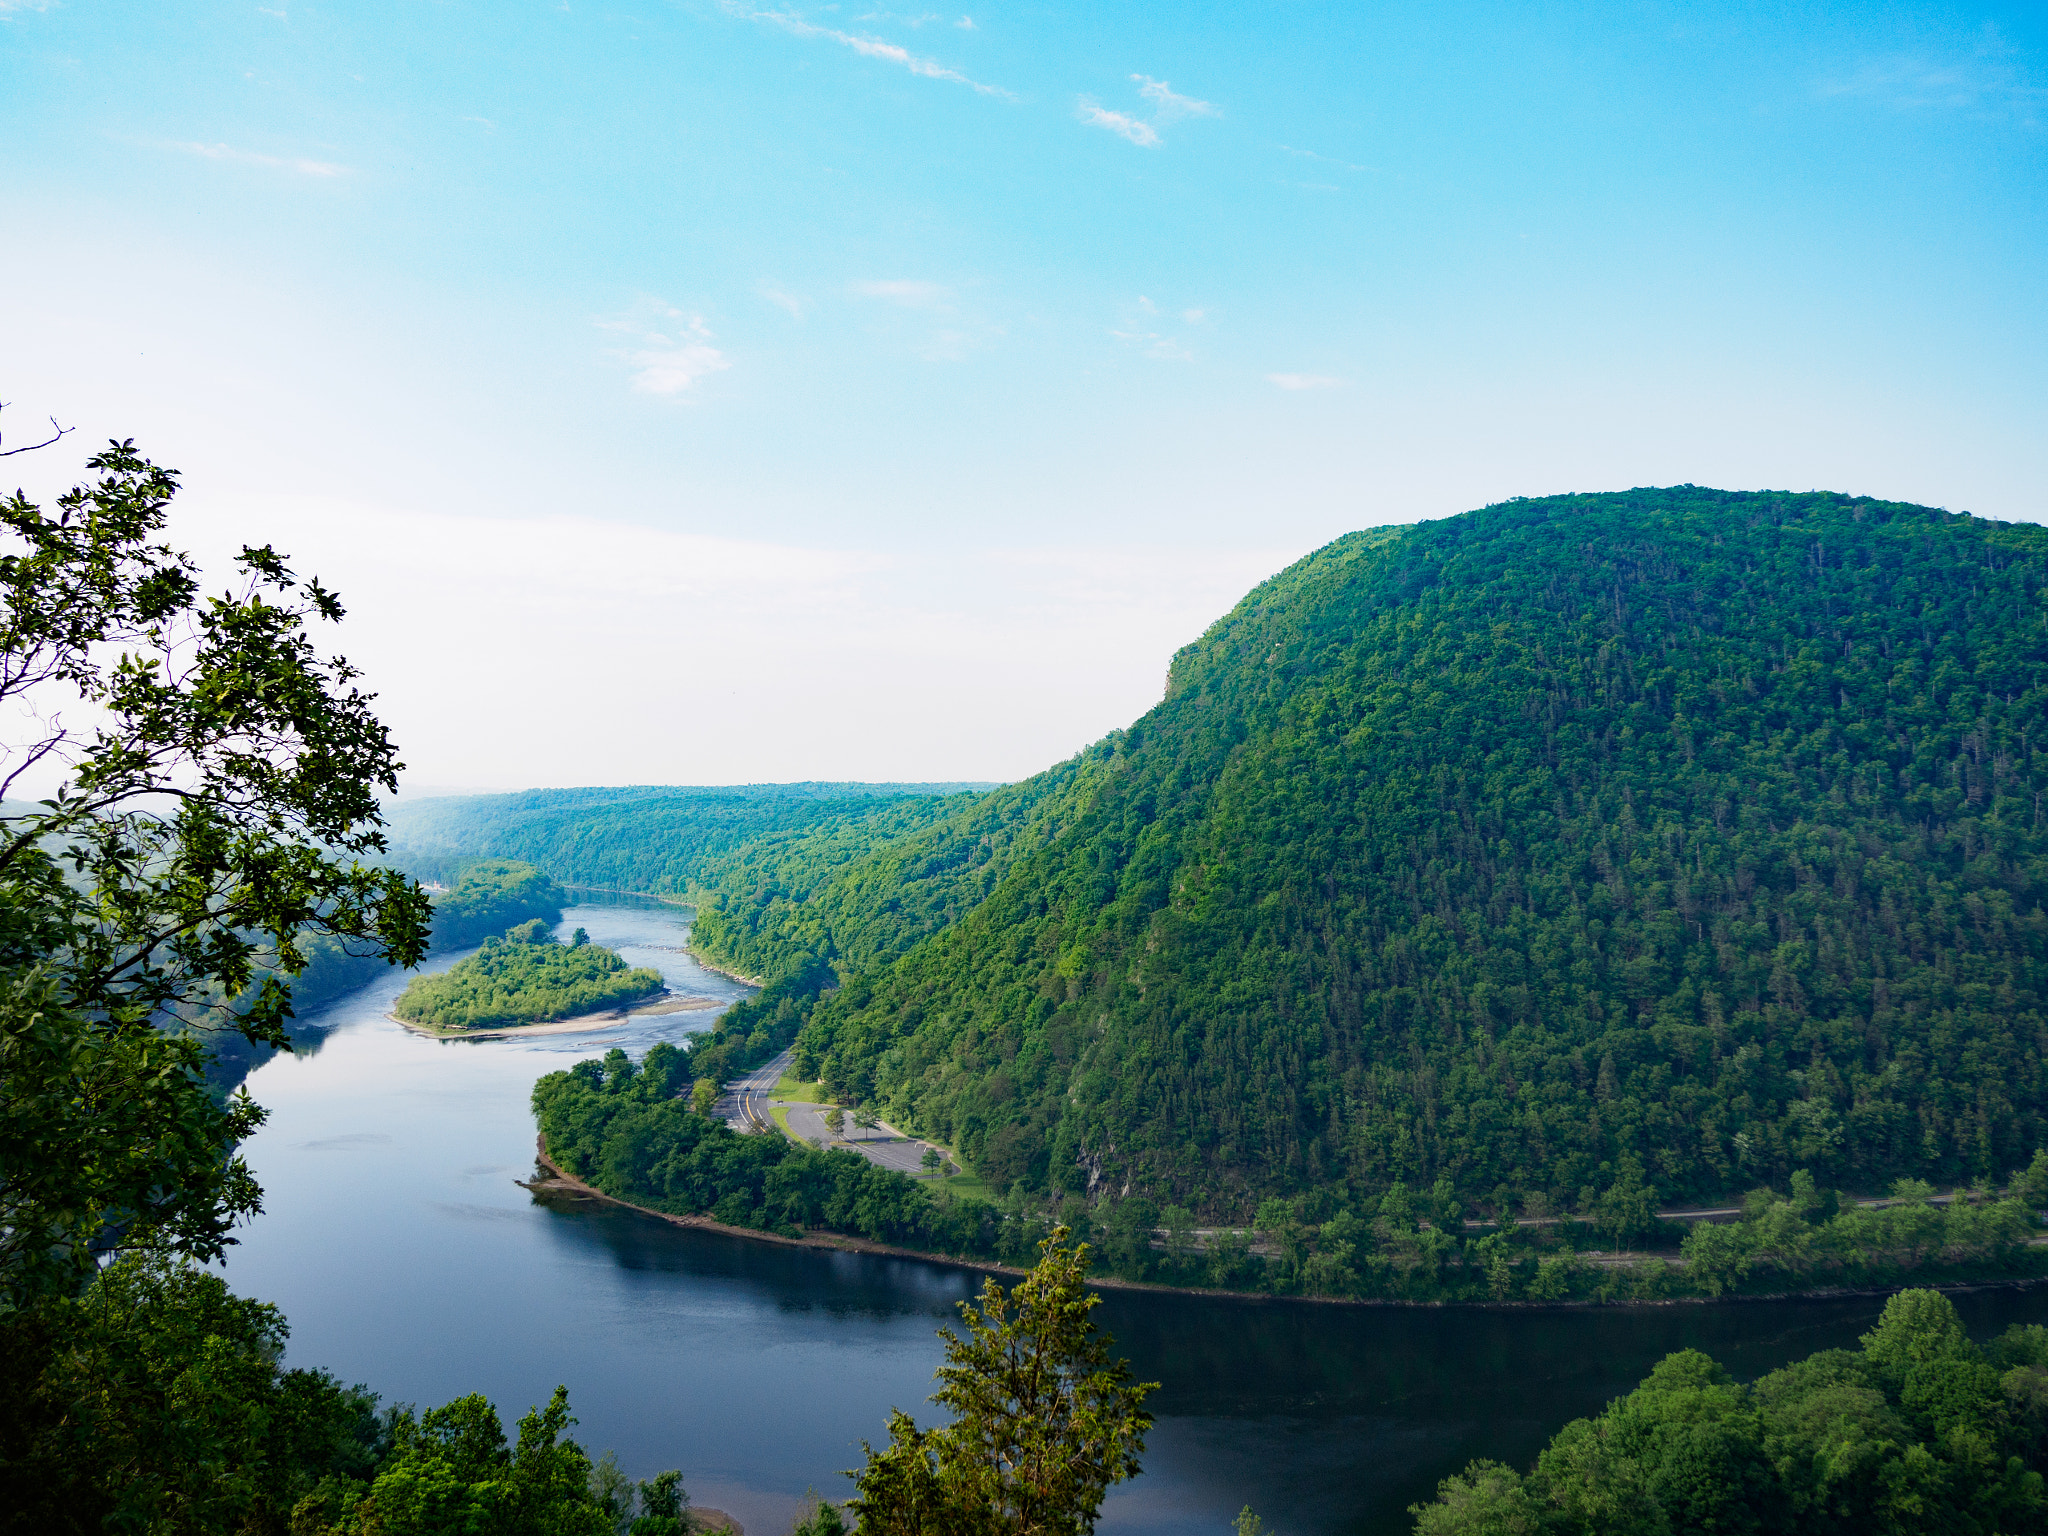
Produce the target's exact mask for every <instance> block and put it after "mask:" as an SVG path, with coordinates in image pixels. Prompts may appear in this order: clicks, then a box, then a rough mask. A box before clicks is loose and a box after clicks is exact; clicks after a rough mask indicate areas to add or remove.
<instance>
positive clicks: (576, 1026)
mask: <svg viewBox="0 0 2048 1536" xmlns="http://www.w3.org/2000/svg"><path fill="white" fill-rule="evenodd" d="M724 1006H725V1005H724V1004H723V1003H722V1002H720V1001H719V1000H718V999H717V998H715V997H688V996H684V997H675V996H669V997H664V998H662V999H661V1000H660V1001H658V1002H655V1003H651V1004H649V1005H648V1006H646V1007H644V1008H640V1007H635V1008H601V1009H598V1010H596V1011H595V1012H592V1013H578V1014H572V1015H570V1016H569V1017H568V1018H566V1019H550V1020H548V1021H547V1022H546V1023H541V1024H508V1025H505V1026H503V1027H502V1028H498V1029H441V1028H439V1027H437V1026H435V1025H432V1024H417V1023H414V1022H413V1021H412V1020H411V1019H401V1018H400V1017H399V1016H398V1015H397V1014H396V1013H387V1014H385V1015H384V1017H385V1018H387V1019H389V1020H390V1021H391V1022H392V1023H394V1024H396V1025H399V1026H400V1027H401V1028H404V1029H409V1030H411V1031H412V1032H413V1033H414V1034H416V1035H425V1036H427V1037H428V1038H429V1039H432V1040H513V1039H525V1038H526V1037H528V1036H530V1035H582V1034H589V1033H590V1032H592V1031H593V1030H599V1029H610V1028H612V1027H613V1026H614V1025H617V1024H622V1023H624V1022H625V1021H626V1020H627V1019H651V1018H655V1017H658V1016H659V1015H662V1014H667V1013H695V1012H697V1011H699V1010H701V1009H706V1008H722V1007H724Z"/></svg>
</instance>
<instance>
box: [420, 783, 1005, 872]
mask: <svg viewBox="0 0 2048 1536" xmlns="http://www.w3.org/2000/svg"><path fill="white" fill-rule="evenodd" d="M986 788H988V786H987V785H976V784H747V785H733V786H728V787H725V788H693V787H688V786H664V785H638V786H632V787H627V788H619V789H537V790H528V791H524V792H522V793H519V794H511V795H475V796H454V797H449V798H445V799H434V800H422V801H403V800H401V801H397V802H394V803H393V805H392V806H391V808H390V811H389V815H390V819H391V826H392V834H391V837H392V844H393V849H394V852H393V858H394V860H395V861H396V862H398V863H399V864H401V865H403V866H404V867H405V868H407V869H410V870H413V871H415V872H417V873H425V872H426V871H428V870H429V869H430V868H431V867H432V866H434V865H435V864H436V863H437V861H439V860H443V859H447V858H448V857H450V856H451V855H455V856H474V855H484V856H487V857H495V858H509V859H520V860H524V861H526V862H527V863H530V864H534V865H536V866H538V867H539V868H541V869H543V870H545V871H546V872H547V873H548V874H549V875H550V876H552V877H553V878H555V879H556V880H560V881H564V882H567V883H569V884H572V885H589V886H598V887H602V888H606V889H610V890H620V891H643V892H649V893H654V894H661V895H675V896H684V895H689V894H692V893H693V892H695V891H697V890H699V889H701V888H704V887H706V886H707V885H709V884H710V883H712V882H713V881H714V880H716V878H717V877H718V872H719V868H718V867H719V865H720V862H721V861H722V860H723V859H724V858H725V857H726V856H728V855H730V854H731V853H733V852H734V850H736V849H739V848H741V847H742V846H744V845H746V844H749V843H751V842H754V841H755V840H757V839H764V838H765V839H778V838H786V837H789V836H800V835H803V834H806V833H819V834H823V835H827V836H830V835H835V834H843V833H845V832H847V831H848V830H850V829H855V828H859V827H862V826H864V825H872V826H873V827H874V835H875V836H876V837H878V838H882V839H887V838H894V837H897V836H900V835H902V834H903V833H904V832H907V831H910V830H911V829H913V828H915V827H917V826H920V825H922V824H923V823H924V822H926V821H929V820H931V819H932V818H933V817H934V816H937V815H940V814H943V811H944V809H945V802H946V800H947V799H948V797H951V796H953V795H956V794H959V793H961V792H963V791H971V790H981V789H986Z"/></svg>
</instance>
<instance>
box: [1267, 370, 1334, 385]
mask: <svg viewBox="0 0 2048 1536" xmlns="http://www.w3.org/2000/svg"><path fill="white" fill-rule="evenodd" d="M1266 382H1267V383H1268V384H1277V385H1279V386H1280V388H1282V389H1340V388H1342V387H1343V385H1344V382H1345V381H1344V380H1342V379H1340V378H1336V377H1333V376H1332V375H1330V374H1327V373H1269V374H1267V375H1266Z"/></svg>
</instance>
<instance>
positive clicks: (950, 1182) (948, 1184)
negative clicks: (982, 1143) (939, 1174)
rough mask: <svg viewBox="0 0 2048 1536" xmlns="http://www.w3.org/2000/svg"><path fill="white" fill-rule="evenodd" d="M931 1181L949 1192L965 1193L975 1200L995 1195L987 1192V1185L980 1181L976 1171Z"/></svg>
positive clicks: (990, 1198) (990, 1197)
mask: <svg viewBox="0 0 2048 1536" xmlns="http://www.w3.org/2000/svg"><path fill="white" fill-rule="evenodd" d="M933 1183H935V1184H936V1185H938V1186H939V1187H940V1188H942V1189H944V1190H946V1191H947V1192H948V1193H949V1194H955V1195H965V1196H968V1197H969V1198H972V1199H975V1200H991V1201H992V1200H994V1199H995V1196H994V1195H992V1194H990V1193H989V1189H988V1185H986V1184H984V1183H983V1182H982V1180H981V1175H980V1174H978V1173H955V1174H951V1175H949V1176H947V1177H946V1178H943V1179H936V1180H933Z"/></svg>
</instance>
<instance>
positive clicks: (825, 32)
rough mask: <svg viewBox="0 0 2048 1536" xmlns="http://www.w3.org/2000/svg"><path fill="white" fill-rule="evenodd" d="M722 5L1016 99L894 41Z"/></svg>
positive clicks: (916, 71) (786, 14)
mask: <svg viewBox="0 0 2048 1536" xmlns="http://www.w3.org/2000/svg"><path fill="white" fill-rule="evenodd" d="M722 8H723V9H724V11H725V13H726V14H727V15H728V16H737V17H739V18H740V19H741V20H743V21H759V22H764V23H766V24H767V25H768V26H771V27H780V28H781V29H782V30H783V31H785V32H787V33H789V34H790V35H791V36H792V37H806V38H808V37H822V38H825V39H827V40H829V41H831V42H835V43H837V44H839V45H840V46H841V47H842V48H851V49H852V50H853V51H854V52H855V53H857V54H860V55H861V56H862V57H863V58H869V59H880V60H881V61H883V62H884V63H887V64H899V65H901V66H902V67H903V68H905V69H907V70H909V71H910V72H911V73H912V74H913V75H922V76H924V78H926V79H927V80H950V81H952V82H953V83H954V84H956V85H964V86H966V87H968V89H970V90H974V91H979V92H980V93H981V94H982V95H984V96H1000V97H1002V98H1003V99H1004V100H1005V101H1015V100H1016V99H1017V98H1016V96H1015V95H1014V94H1012V93H1011V92H1009V91H1006V90H1004V89H1003V88H1002V87H1001V86H999V85H984V84H982V83H981V82H980V81H979V80H970V79H969V78H968V77H967V76H966V75H963V74H961V73H960V71H959V70H957V69H949V68H948V67H947V66H945V65H944V64H941V63H939V62H938V61H937V60H936V59H927V58H921V57H919V56H918V55H917V54H914V53H912V52H911V51H910V50H909V49H907V48H901V47H898V46H897V45H896V44H895V43H891V42H885V41H884V40H883V39H881V38H879V37H863V36H862V35H861V34H859V33H857V32H841V31H839V30H838V29H837V28H835V27H821V26H818V25H816V24H815V23H813V22H808V21H805V20H804V19H803V18H802V17H801V16H798V15H796V14H795V13H794V12H791V11H757V10H753V9H751V8H749V7H747V6H744V5H740V4H737V3H735V0H722Z"/></svg>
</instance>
